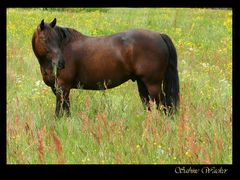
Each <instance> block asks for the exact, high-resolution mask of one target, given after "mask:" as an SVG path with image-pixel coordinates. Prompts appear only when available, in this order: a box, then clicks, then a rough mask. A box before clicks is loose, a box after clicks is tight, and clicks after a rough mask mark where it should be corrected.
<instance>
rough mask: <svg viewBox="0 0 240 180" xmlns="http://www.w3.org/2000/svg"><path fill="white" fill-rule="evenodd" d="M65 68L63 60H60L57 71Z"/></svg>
mask: <svg viewBox="0 0 240 180" xmlns="http://www.w3.org/2000/svg"><path fill="white" fill-rule="evenodd" d="M64 68H65V61H64V60H61V61H59V62H58V69H60V70H61V69H64Z"/></svg>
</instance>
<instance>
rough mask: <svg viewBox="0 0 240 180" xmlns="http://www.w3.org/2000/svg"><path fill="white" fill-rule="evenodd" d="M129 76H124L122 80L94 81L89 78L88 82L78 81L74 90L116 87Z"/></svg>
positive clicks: (106, 79)
mask: <svg viewBox="0 0 240 180" xmlns="http://www.w3.org/2000/svg"><path fill="white" fill-rule="evenodd" d="M129 79H131V78H130V76H125V77H122V78H105V79H95V78H93V77H92V78H89V79H88V80H82V81H78V83H77V87H76V88H81V89H86V90H105V89H111V88H114V87H117V86H119V85H121V84H123V83H124V82H126V81H128V80H129Z"/></svg>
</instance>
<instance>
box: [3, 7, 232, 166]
mask: <svg viewBox="0 0 240 180" xmlns="http://www.w3.org/2000/svg"><path fill="white" fill-rule="evenodd" d="M123 15H124V16H123ZM22 17H24V19H23V18H22ZM55 17H56V18H57V19H58V22H57V24H58V25H60V26H65V27H72V28H75V29H77V30H78V31H80V32H82V33H83V34H87V35H91V36H98V35H110V34H113V33H117V32H120V31H124V30H126V29H132V28H145V29H150V30H154V31H158V32H161V33H165V34H168V35H169V36H170V37H171V38H172V40H173V42H174V44H175V46H176V49H177V53H178V69H179V76H180V88H181V89H180V91H181V106H180V112H179V114H178V115H175V116H174V117H172V118H170V117H167V116H165V115H164V114H163V113H161V112H158V111H155V110H154V111H153V112H151V113H150V112H146V111H144V109H143V107H142V104H141V101H140V98H139V95H138V90H137V86H136V83H134V82H131V81H128V82H126V83H124V84H122V85H121V86H119V87H117V88H114V89H110V90H107V91H86V90H71V94H70V102H71V114H72V116H71V117H63V118H61V119H60V120H57V119H55V118H54V111H55V97H54V95H53V93H52V92H51V90H50V88H49V87H47V86H46V85H45V84H44V83H43V81H42V77H41V74H40V69H39V64H38V62H37V59H36V57H35V56H34V54H33V51H32V47H31V37H32V34H33V31H34V30H35V28H36V27H37V25H38V24H39V23H40V21H41V20H42V19H45V21H46V22H50V21H52V20H53V19H54V18H55ZM231 17H232V12H231V10H212V9H165V8H152V9H149V8H134V9H131V8H110V9H107V10H106V11H98V10H94V11H79V12H78V11H77V12H76V11H75V10H74V11H71V9H68V10H66V11H65V10H64V11H60V10H58V11H54V10H52V9H48V10H43V9H11V8H9V9H8V10H7V163H10V164H18V163H23V164H39V163H40V164H58V163H60V164H67V163H70V164H81V163H83V164H89V163H91V164H117V163H119V164H139V163H141V164H146V163H147V164H179V163H181V164H182V163H191V164H210V163H214V164H222V163H225V164H231V163H232V124H231V116H232V87H231V81H232V28H231V24H232V19H231ZM213 19H214V21H213Z"/></svg>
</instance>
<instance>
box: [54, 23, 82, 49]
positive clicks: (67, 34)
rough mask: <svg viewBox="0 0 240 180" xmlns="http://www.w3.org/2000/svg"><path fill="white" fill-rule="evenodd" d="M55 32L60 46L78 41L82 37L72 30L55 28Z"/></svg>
mask: <svg viewBox="0 0 240 180" xmlns="http://www.w3.org/2000/svg"><path fill="white" fill-rule="evenodd" d="M55 30H56V32H57V34H58V37H59V41H60V43H61V44H62V45H65V44H67V43H69V42H71V41H74V40H78V39H80V38H82V37H83V36H84V35H83V34H82V33H80V32H78V31H76V30H75V29H72V28H65V27H59V26H55Z"/></svg>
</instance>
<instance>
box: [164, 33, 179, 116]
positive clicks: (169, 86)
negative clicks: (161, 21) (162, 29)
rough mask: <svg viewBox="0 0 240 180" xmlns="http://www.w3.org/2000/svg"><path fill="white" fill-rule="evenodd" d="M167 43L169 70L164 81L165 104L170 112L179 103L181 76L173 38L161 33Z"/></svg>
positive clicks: (174, 109) (175, 108)
mask: <svg viewBox="0 0 240 180" xmlns="http://www.w3.org/2000/svg"><path fill="white" fill-rule="evenodd" d="M161 36H162V38H163V40H164V41H165V43H166V44H167V47H168V51H169V62H168V67H167V72H166V75H165V78H164V81H163V94H164V95H165V97H164V102H163V105H164V106H165V107H167V109H168V110H169V111H168V112H170V113H172V112H175V111H176V110H177V107H178V105H179V77H178V70H177V52H176V48H175V46H174V44H173V42H172V40H171V39H170V38H169V36H167V35H166V34H161Z"/></svg>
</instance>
